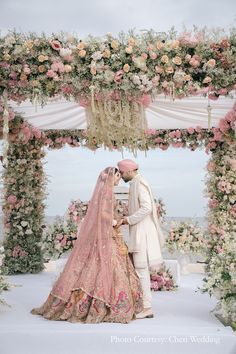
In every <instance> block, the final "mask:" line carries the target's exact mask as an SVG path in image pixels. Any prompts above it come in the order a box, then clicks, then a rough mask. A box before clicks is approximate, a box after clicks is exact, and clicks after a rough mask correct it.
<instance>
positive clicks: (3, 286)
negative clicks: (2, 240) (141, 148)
mask: <svg viewBox="0 0 236 354" xmlns="http://www.w3.org/2000/svg"><path fill="white" fill-rule="evenodd" d="M3 258H4V248H3V247H0V267H1V265H2V261H3ZM12 286H13V285H11V284H9V283H8V281H7V279H6V278H5V277H4V276H3V275H1V273H0V305H4V306H8V307H10V305H8V303H7V302H6V301H5V300H4V299H3V298H2V297H1V294H2V292H3V291H6V290H9V289H10V288H11V287H12Z"/></svg>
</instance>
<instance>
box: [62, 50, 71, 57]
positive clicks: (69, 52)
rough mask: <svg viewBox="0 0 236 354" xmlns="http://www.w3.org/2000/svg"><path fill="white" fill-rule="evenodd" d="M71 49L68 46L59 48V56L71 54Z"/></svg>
mask: <svg viewBox="0 0 236 354" xmlns="http://www.w3.org/2000/svg"><path fill="white" fill-rule="evenodd" d="M71 53H72V50H71V49H69V48H60V56H61V57H66V56H68V55H71Z"/></svg>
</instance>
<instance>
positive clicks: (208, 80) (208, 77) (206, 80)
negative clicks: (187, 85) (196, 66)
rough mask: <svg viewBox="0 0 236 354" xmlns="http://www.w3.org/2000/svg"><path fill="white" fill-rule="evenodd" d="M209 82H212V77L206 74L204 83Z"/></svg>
mask: <svg viewBox="0 0 236 354" xmlns="http://www.w3.org/2000/svg"><path fill="white" fill-rule="evenodd" d="M209 82H211V78H210V76H206V77H205V79H204V80H203V82H202V83H203V84H208V83H209Z"/></svg>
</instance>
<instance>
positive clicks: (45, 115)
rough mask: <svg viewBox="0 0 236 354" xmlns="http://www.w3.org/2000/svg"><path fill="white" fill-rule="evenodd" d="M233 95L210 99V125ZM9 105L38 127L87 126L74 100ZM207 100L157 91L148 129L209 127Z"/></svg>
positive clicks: (220, 114) (232, 102)
mask: <svg viewBox="0 0 236 354" xmlns="http://www.w3.org/2000/svg"><path fill="white" fill-rule="evenodd" d="M234 102H235V95H233V96H232V97H220V98H219V99H218V100H217V101H210V105H211V108H212V109H211V115H212V119H211V126H217V125H218V121H219V119H221V118H223V117H224V116H225V114H226V113H227V112H228V111H229V110H230V109H231V108H232V106H233V104H234ZM10 104H11V106H12V107H13V108H14V109H15V110H16V111H17V112H21V113H22V114H23V116H24V117H25V118H26V119H27V120H28V122H29V123H30V124H32V125H34V126H36V127H38V128H40V129H85V128H86V127H87V123H86V116H85V110H84V108H82V107H80V106H79V104H78V103H76V102H68V101H66V100H50V102H48V103H47V105H46V106H44V107H43V108H42V107H41V106H40V105H37V106H36V107H35V106H34V105H32V104H31V103H30V102H29V101H25V102H23V103H22V104H21V105H17V104H16V103H15V102H10ZM207 105H208V100H207V98H205V97H198V96H195V97H189V98H184V99H181V100H180V99H176V100H175V101H173V100H172V99H171V98H169V97H164V95H159V96H158V97H157V99H156V100H155V101H154V102H153V103H152V104H151V105H150V107H149V108H148V109H147V110H146V116H147V121H148V127H149V128H150V129H176V128H179V129H181V128H182V129H183V128H187V127H194V126H197V125H199V126H202V127H203V128H207V127H208V112H207Z"/></svg>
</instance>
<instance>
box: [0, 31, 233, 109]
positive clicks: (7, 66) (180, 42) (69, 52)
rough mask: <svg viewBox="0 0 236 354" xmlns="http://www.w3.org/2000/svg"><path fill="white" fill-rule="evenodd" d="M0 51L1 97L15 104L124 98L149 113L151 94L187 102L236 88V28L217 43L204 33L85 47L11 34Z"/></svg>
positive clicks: (61, 38)
mask: <svg viewBox="0 0 236 354" xmlns="http://www.w3.org/2000/svg"><path fill="white" fill-rule="evenodd" d="M0 48H1V51H0V75H1V78H2V81H1V86H0V94H2V93H3V91H4V90H6V91H7V92H8V94H9V98H11V99H13V100H15V101H17V102H20V101H22V100H25V99H26V98H30V99H32V100H34V99H35V97H37V99H39V100H40V101H44V100H45V99H47V98H49V97H52V96H55V95H57V94H59V95H64V96H66V97H67V98H69V97H74V98H76V99H77V100H79V101H80V103H81V104H82V105H84V106H88V103H89V102H90V103H91V106H93V103H94V102H95V101H96V102H101V101H104V99H105V100H106V99H108V98H109V99H110V98H111V99H112V101H115V102H118V101H119V100H121V99H122V97H123V98H124V97H125V98H126V99H128V100H127V101H128V102H137V103H141V104H142V105H144V106H147V105H148V103H149V101H150V97H148V96H146V94H151V95H154V94H157V93H161V92H164V93H166V94H171V95H175V96H177V97H182V96H183V95H189V94H190V95H193V94H194V93H196V92H197V91H199V89H200V88H206V87H209V86H210V89H211V91H212V92H214V94H217V95H219V94H223V95H224V94H226V93H227V92H228V90H230V89H232V88H233V87H234V85H235V74H236V73H235V65H234V55H235V48H236V39H235V29H234V28H232V30H231V33H230V35H229V36H226V35H225V34H223V35H219V36H218V39H213V38H212V39H211V38H209V36H207V33H206V32H204V30H196V31H195V33H189V32H188V33H187V32H185V33H182V34H178V33H176V32H174V31H170V33H163V32H162V33H155V32H154V31H152V30H151V31H148V32H146V33H143V34H141V35H138V34H136V33H134V32H132V31H130V32H129V33H128V34H124V33H121V34H120V35H119V36H118V37H114V36H113V35H112V34H107V35H106V36H105V37H104V38H95V37H92V36H89V37H88V38H87V39H84V40H82V39H77V38H76V37H73V36H68V35H67V34H63V33H60V34H58V35H52V36H50V37H49V38H47V37H46V36H44V35H42V36H36V35H35V34H32V33H31V34H28V35H25V34H20V33H16V32H9V33H8V34H7V35H6V36H5V37H2V38H0ZM91 92H92V94H91ZM93 101H94V102H93Z"/></svg>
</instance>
